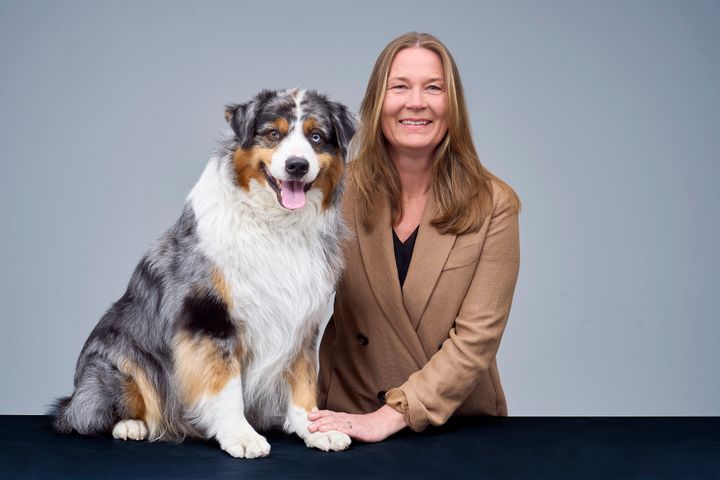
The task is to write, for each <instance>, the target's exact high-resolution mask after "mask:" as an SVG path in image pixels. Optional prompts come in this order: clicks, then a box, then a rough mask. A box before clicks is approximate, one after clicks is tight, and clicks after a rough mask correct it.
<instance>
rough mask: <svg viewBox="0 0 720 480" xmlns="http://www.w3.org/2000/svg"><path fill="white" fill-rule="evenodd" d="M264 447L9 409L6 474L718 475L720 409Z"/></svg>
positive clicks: (272, 437) (2, 433)
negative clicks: (143, 437) (57, 426)
mask: <svg viewBox="0 0 720 480" xmlns="http://www.w3.org/2000/svg"><path fill="white" fill-rule="evenodd" d="M266 436H267V438H268V441H269V442H270V444H271V446H272V451H271V452H270V456H269V457H266V458H262V459H253V460H244V459H235V458H232V457H230V456H229V455H227V454H226V453H225V452H223V451H222V450H220V448H219V447H218V446H217V444H216V443H214V442H205V441H197V440H188V441H185V442H184V443H180V444H175V443H164V442H157V443H148V442H123V441H120V440H114V439H113V438H112V437H110V436H100V437H95V438H88V437H81V436H79V435H67V436H65V435H58V434H56V433H54V432H53V431H52V430H51V428H50V424H49V419H48V417H44V416H0V478H2V479H5V478H72V479H84V478H123V479H131V478H153V479H158V478H172V479H183V478H236V479H239V478H313V479H316V478H367V479H376V478H392V479H394V480H401V479H405V478H441V479H442V478H448V479H449V478H453V479H454V478H458V477H459V478H473V479H475V478H477V479H480V478H551V479H561V478H573V479H575V478H600V479H615V478H720V417H674V418H667V417H662V418H655V417H640V418H638V417H619V418H618V417H592V418H589V417H583V418H577V417H534V418H527V417H509V418H472V419H467V418H466V419H462V420H455V421H451V422H450V423H449V424H448V425H445V426H443V427H440V428H432V427H431V428H429V429H428V430H426V431H425V432H423V433H421V434H417V433H414V432H410V431H404V432H401V433H399V434H398V435H396V436H394V437H392V438H390V439H388V440H386V441H385V442H382V443H376V444H361V443H353V445H352V446H351V447H350V449H349V450H347V451H345V452H330V453H326V452H321V451H319V450H311V449H309V448H306V447H305V444H304V443H303V442H302V441H301V440H300V439H298V438H296V437H292V436H288V435H284V434H282V433H269V434H266Z"/></svg>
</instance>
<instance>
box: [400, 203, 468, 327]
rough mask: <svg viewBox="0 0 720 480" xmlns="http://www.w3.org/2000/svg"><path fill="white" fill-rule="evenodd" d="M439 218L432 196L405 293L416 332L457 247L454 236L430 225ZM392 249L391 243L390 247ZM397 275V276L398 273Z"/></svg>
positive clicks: (414, 249)
mask: <svg viewBox="0 0 720 480" xmlns="http://www.w3.org/2000/svg"><path fill="white" fill-rule="evenodd" d="M436 216H437V205H436V203H435V197H434V195H433V194H432V192H431V193H430V196H429V198H428V200H427V204H426V205H425V211H424V212H423V217H422V220H421V221H420V229H419V230H418V235H417V239H416V240H415V247H414V248H413V253H412V258H411V259H410V267H409V268H408V273H407V277H405V284H404V285H403V289H402V299H403V302H404V305H405V310H407V313H408V315H409V317H410V322H411V324H412V327H413V330H415V331H416V330H417V328H418V324H419V323H420V318H422V314H423V312H424V311H425V307H426V305H427V303H428V300H430V295H431V294H432V292H433V290H434V289H435V284H436V283H437V281H438V278H439V277H440V273H442V268H443V265H445V261H446V260H447V257H448V255H449V254H450V250H451V249H452V246H453V244H454V243H455V237H456V235H454V234H446V235H443V234H441V233H440V232H439V231H438V229H437V228H435V227H434V226H433V225H431V224H430V221H431V220H432V219H433V218H435V217H436ZM391 248H392V243H391ZM396 274H397V272H396Z"/></svg>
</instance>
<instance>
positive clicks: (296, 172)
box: [285, 157, 310, 178]
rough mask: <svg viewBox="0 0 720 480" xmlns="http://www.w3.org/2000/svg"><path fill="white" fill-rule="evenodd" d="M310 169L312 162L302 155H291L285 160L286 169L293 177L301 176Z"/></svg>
mask: <svg viewBox="0 0 720 480" xmlns="http://www.w3.org/2000/svg"><path fill="white" fill-rule="evenodd" d="M309 169H310V162H308V161H307V160H305V159H304V158H302V157H290V158H288V159H287V160H286V161H285V171H286V172H287V173H288V175H290V176H291V177H295V178H300V177H302V176H303V175H305V174H306V173H307V172H308V170H309Z"/></svg>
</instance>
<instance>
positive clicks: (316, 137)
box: [310, 132, 323, 145]
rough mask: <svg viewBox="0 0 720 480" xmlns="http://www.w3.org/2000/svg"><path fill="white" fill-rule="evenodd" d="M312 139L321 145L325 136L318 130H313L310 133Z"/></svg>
mask: <svg viewBox="0 0 720 480" xmlns="http://www.w3.org/2000/svg"><path fill="white" fill-rule="evenodd" d="M310 141H311V142H313V143H315V144H317V145H320V144H321V143H322V141H323V136H322V135H321V134H319V133H318V132H312V133H311V134H310Z"/></svg>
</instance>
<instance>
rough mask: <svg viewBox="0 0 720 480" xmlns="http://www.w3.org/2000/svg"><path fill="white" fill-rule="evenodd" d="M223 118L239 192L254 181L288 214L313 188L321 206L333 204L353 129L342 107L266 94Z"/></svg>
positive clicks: (304, 96)
mask: <svg viewBox="0 0 720 480" xmlns="http://www.w3.org/2000/svg"><path fill="white" fill-rule="evenodd" d="M226 114H227V117H228V121H229V122H230V125H231V126H232V127H233V130H234V131H235V135H236V140H237V141H238V143H239V148H237V150H236V151H235V152H234V155H233V159H234V167H235V180H236V183H237V184H238V185H239V186H240V187H241V188H243V189H245V190H249V187H250V182H251V181H255V182H257V183H259V184H261V185H263V186H265V187H266V189H267V191H268V193H270V194H275V195H276V197H277V200H278V204H279V205H280V206H282V207H283V208H285V209H288V210H296V209H299V208H302V207H303V206H304V205H305V203H306V194H307V192H308V191H309V190H310V189H313V188H315V189H319V190H320V191H321V192H322V194H323V202H322V207H323V208H327V207H328V206H330V205H331V204H332V202H333V201H335V200H336V198H337V192H338V190H339V185H340V180H341V178H342V173H343V169H344V162H345V154H346V148H347V143H348V142H349V140H350V137H352V134H353V133H354V129H355V122H354V119H353V117H352V115H350V114H349V113H348V112H347V110H346V109H345V108H344V107H342V106H340V105H339V104H337V103H334V102H331V101H329V100H327V98H325V97H324V96H322V95H320V94H317V93H316V92H312V91H310V92H306V91H298V90H287V91H280V92H270V91H266V92H262V93H261V94H260V95H258V96H257V97H256V98H255V99H254V100H252V101H251V102H248V103H246V104H243V105H236V106H231V107H229V108H228V110H227V112H226Z"/></svg>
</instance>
